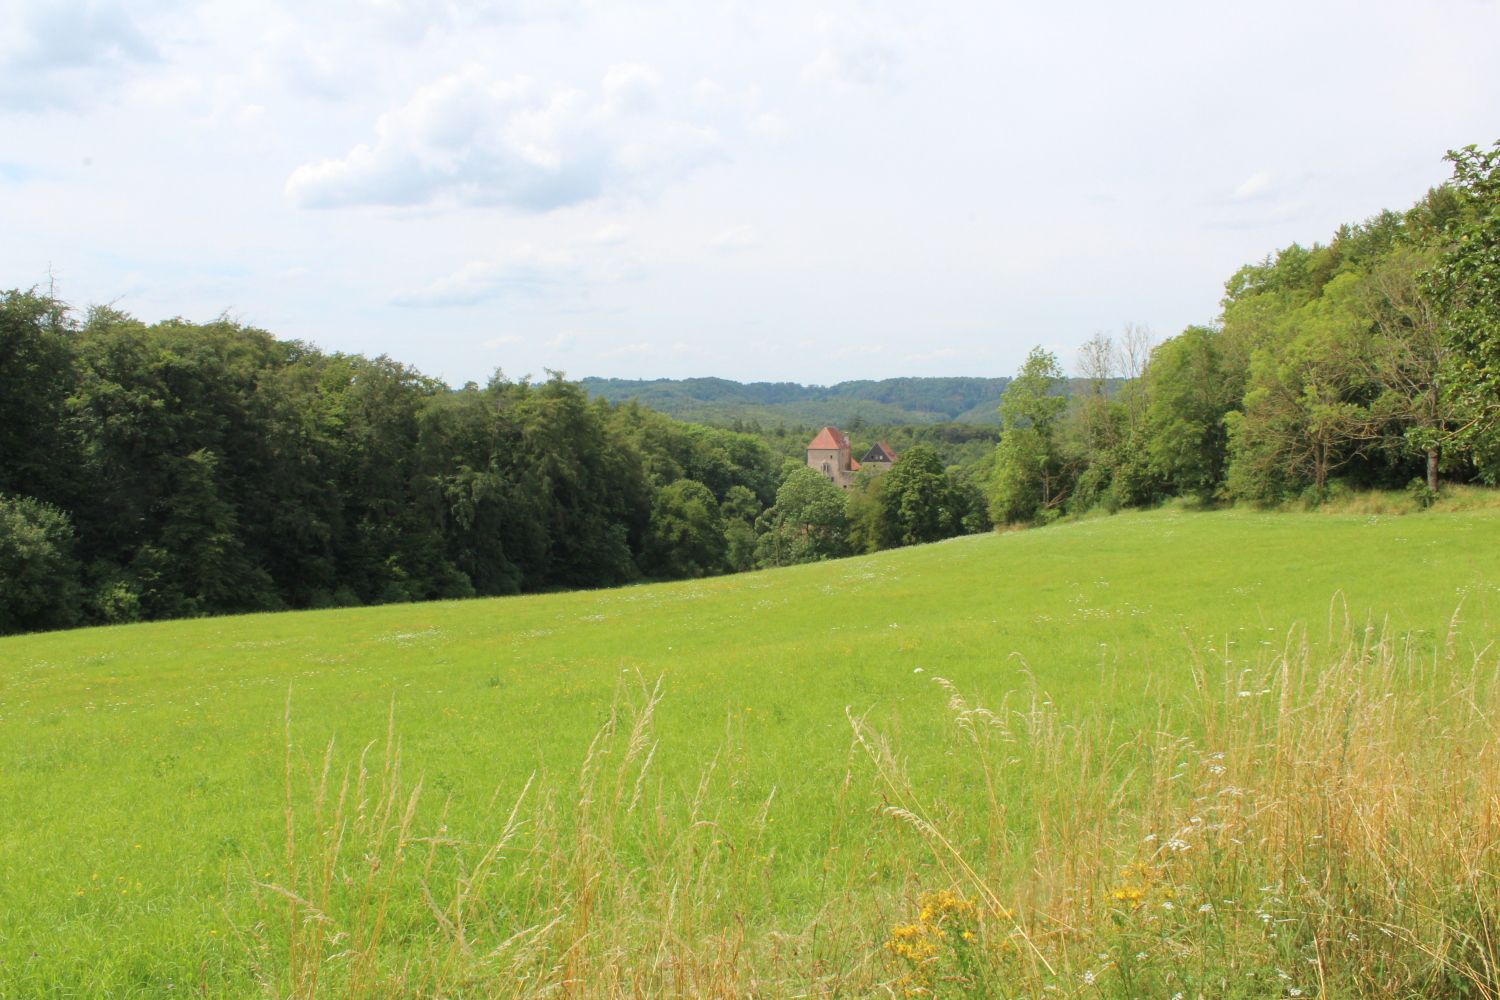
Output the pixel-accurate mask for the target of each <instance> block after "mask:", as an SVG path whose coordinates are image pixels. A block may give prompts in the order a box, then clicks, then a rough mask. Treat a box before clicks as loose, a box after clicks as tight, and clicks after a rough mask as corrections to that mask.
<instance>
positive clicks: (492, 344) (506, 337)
mask: <svg viewBox="0 0 1500 1000" xmlns="http://www.w3.org/2000/svg"><path fill="white" fill-rule="evenodd" d="M524 342H525V338H523V337H517V336H516V335H515V334H513V333H507V334H503V335H502V336H499V337H491V338H490V339H489V340H486V341H484V342H483V343H481V344H480V345H479V346H480V347H488V348H490V349H491V350H493V349H495V348H497V347H510V346H511V345H513V344H520V343H524Z"/></svg>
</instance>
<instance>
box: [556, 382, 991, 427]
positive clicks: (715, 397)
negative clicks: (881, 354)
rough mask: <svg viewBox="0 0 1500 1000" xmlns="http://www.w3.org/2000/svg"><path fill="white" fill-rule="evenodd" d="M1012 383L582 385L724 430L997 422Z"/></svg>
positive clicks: (617, 399) (596, 392) (605, 395)
mask: <svg viewBox="0 0 1500 1000" xmlns="http://www.w3.org/2000/svg"><path fill="white" fill-rule="evenodd" d="M1009 381H1010V379H1008V378H888V379H881V380H879V381H870V380H860V381H851V382H840V383H838V384H837V385H829V386H821V385H798V384H797V383H795V382H734V381H731V380H729V379H722V378H687V379H668V378H660V379H641V380H636V379H620V378H586V379H583V380H582V385H583V388H584V390H585V391H587V392H588V394H589V395H590V396H595V397H599V398H603V399H608V400H610V401H612V402H629V401H632V400H633V401H635V402H638V403H640V404H641V405H643V406H649V407H651V409H653V410H657V411H660V412H662V413H665V414H667V415H669V416H673V417H676V418H678V419H679V420H693V421H698V422H700V423H706V424H715V425H719V426H749V427H752V428H757V429H758V428H759V427H767V428H773V427H781V426H787V427H796V428H798V429H799V430H800V429H804V428H808V427H812V428H818V427H823V426H826V425H829V424H832V425H836V426H839V427H845V426H850V425H858V424H879V425H883V426H899V425H906V424H935V423H960V424H975V423H977V424H997V423H999V417H998V416H997V415H996V411H995V407H996V406H997V405H999V403H1000V394H1001V393H1002V392H1004V391H1005V386H1006V384H1007V383H1008V382H1009Z"/></svg>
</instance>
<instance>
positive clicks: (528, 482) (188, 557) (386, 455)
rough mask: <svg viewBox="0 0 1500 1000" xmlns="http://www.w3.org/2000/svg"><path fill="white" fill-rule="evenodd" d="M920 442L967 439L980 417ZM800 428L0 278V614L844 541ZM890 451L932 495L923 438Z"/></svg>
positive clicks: (662, 563) (352, 596) (504, 585)
mask: <svg viewBox="0 0 1500 1000" xmlns="http://www.w3.org/2000/svg"><path fill="white" fill-rule="evenodd" d="M921 436H923V437H927V438H932V439H934V440H938V441H940V442H941V443H942V444H944V445H945V450H946V449H947V448H958V447H962V446H963V445H964V444H966V443H967V444H969V445H970V448H971V451H972V450H973V449H974V448H976V447H977V448H978V449H979V451H980V453H987V452H988V451H990V450H992V449H993V442H994V440H995V436H996V435H995V432H994V431H993V430H988V431H984V430H979V429H953V430H951V431H949V432H947V433H944V432H943V431H942V430H941V429H929V430H927V431H924V432H923V434H922V435H921ZM807 437H808V435H805V434H803V433H802V432H800V431H799V432H783V433H782V434H780V435H779V436H778V437H777V438H775V439H774V440H772V439H767V438H763V437H759V436H756V435H752V434H746V433H741V432H736V431H733V430H727V429H721V428H711V427H704V426H697V425H692V424H685V423H681V422H679V421H676V420H673V419H671V418H670V417H667V416H665V415H662V414H659V413H656V412H654V411H652V410H649V409H647V408H644V407H641V406H639V405H637V404H634V403H629V404H611V403H608V402H606V401H603V400H592V401H591V400H590V399H589V398H588V396H587V394H586V393H585V392H584V391H583V389H582V388H581V387H580V386H579V385H578V384H577V383H574V382H569V381H567V380H565V379H564V378H562V377H561V376H560V375H554V376H553V377H551V378H549V379H548V380H546V381H544V382H540V383H536V384H533V383H531V382H527V381H521V382H514V381H509V380H507V379H505V378H503V377H501V376H498V375H497V376H496V377H495V378H494V379H492V380H491V381H490V382H489V383H488V384H487V385H484V386H479V385H473V384H471V385H466V386H464V387H462V388H460V389H452V388H450V387H448V386H446V385H444V384H443V383H441V382H439V381H437V380H435V379H431V378H428V377H426V376H423V375H422V374H421V373H419V372H417V371H415V370H413V369H412V368H409V367H407V366H405V365H402V364H399V363H397V362H395V361H392V360H390V359H388V358H384V357H381V358H375V359H370V358H365V357H361V356H358V355H343V354H325V353H322V352H320V351H318V350H316V349H314V348H312V347H310V346H308V345H306V344H302V343H297V342H287V341H279V340H276V339H275V338H274V337H272V336H271V335H270V334H268V333H266V332H264V331H261V330H256V329H252V328H247V327H244V326H241V325H239V324H236V323H233V322H230V321H228V320H219V321H216V322H211V323H205V324H198V323H190V322H186V321H183V320H179V319H174V320H169V321H166V322H162V323H157V324H154V325H147V324H145V323H142V322H140V321H139V320H136V319H134V318H132V317H130V316H128V315H125V314H123V313H120V312H118V311H115V310H113V309H108V308H94V309H91V310H88V311H87V312H86V313H85V314H84V315H82V316H78V315H75V314H74V313H72V312H70V311H69V309H68V308H67V307H66V306H65V305H64V304H62V303H61V302H58V301H56V300H55V299H53V298H52V297H50V296H47V295H42V294H39V293H37V292H35V291H12V292H9V293H6V294H5V295H3V296H0V632H14V631H24V630H30V629H39V628H55V627H64V626H68V625H73V624H78V623H112V622H128V621H135V620H142V619H153V618H168V617H177V616H184V615H201V614H216V613H225V612H233V611H251V610H263V609H266V610H269V609H281V608H316V607H326V606H336V605H351V604H368V603H380V602H389V601H409V600H423V599H431V598H451V597H468V596H474V595H484V594H510V593H517V592H521V591H537V590H547V589H555V588H572V587H590V586H603V585H609V584H618V583H623V582H627V581H631V580H637V579H643V578H652V579H670V578H679V577H693V576H703V575H708V574H713V573H721V572H726V571H731V570H742V569H749V568H752V567H755V566H765V565H782V564H785V563H789V562H798V561H805V560H809V559H816V558H826V557H828V556H833V555H843V554H847V553H848V552H850V551H853V547H852V545H851V543H850V542H849V541H848V540H847V537H846V536H847V534H848V527H847V519H846V515H845V498H844V496H843V494H842V493H841V492H840V491H839V490H837V489H836V488H835V487H833V485H832V484H830V483H828V482H827V481H826V480H824V479H823V478H822V477H821V476H816V475H813V474H812V473H811V471H810V470H807V469H806V468H805V463H804V461H803V454H804V453H803V449H804V448H805V446H806V443H807ZM900 439H901V440H902V442H903V444H904V443H906V442H907V441H912V442H913V443H914V444H915V443H916V442H915V438H914V436H913V435H911V434H906V435H905V436H902V437H901V438H900ZM773 443H774V444H775V445H777V447H773ZM913 454H914V460H913V464H912V469H913V470H915V469H917V468H918V467H919V466H924V463H925V465H928V466H932V467H933V468H935V469H936V470H937V473H938V477H939V479H940V480H941V481H942V484H943V485H944V487H945V489H946V486H947V483H948V479H949V476H948V473H947V471H946V469H945V467H944V465H943V464H942V462H941V460H940V459H939V457H938V452H937V451H935V450H933V449H931V448H928V449H926V450H925V451H924V450H923V449H922V448H921V447H920V445H918V446H916V447H915V448H914V452H913ZM924 455H925V456H926V457H925V458H924ZM799 469H800V470H801V472H802V473H803V475H797V474H795V472H794V470H799ZM896 479H897V480H898V481H899V480H900V479H901V477H899V476H898V477H896ZM923 485H924V488H926V487H927V486H930V484H927V483H925V482H924V484H923ZM964 495H965V496H966V497H967V498H968V500H969V505H970V507H972V508H976V509H977V510H978V513H977V514H975V513H974V511H972V510H968V509H966V510H965V511H964V513H968V514H970V515H971V516H970V521H969V523H970V524H971V525H975V524H979V523H982V524H983V526H986V527H987V526H988V522H987V521H985V520H983V507H984V502H983V498H982V496H981V495H980V494H978V493H977V492H976V491H973V490H970V491H969V492H968V493H966V494H964ZM930 502H931V503H932V504H946V505H948V506H949V507H951V506H952V505H953V498H952V496H950V495H949V494H948V493H946V492H945V493H944V494H943V495H942V496H936V495H934V496H933V497H932V498H930ZM944 509H945V511H946V509H947V508H946V507H945V508H944ZM975 517H978V518H980V521H979V522H976V521H975V520H974V518H975ZM959 519H961V516H960V518H959ZM940 521H941V523H942V524H943V525H944V526H946V530H959V529H958V527H957V520H956V519H955V517H952V516H949V515H948V514H947V513H944V514H943V516H942V518H940ZM931 531H932V529H931V528H928V529H924V532H921V533H918V534H913V535H911V538H912V539H913V540H925V539H926V538H927V537H928V535H930V534H931ZM882 537H885V536H882ZM902 537H903V536H901V535H900V534H897V535H895V536H891V539H890V540H891V542H892V543H893V544H899V543H900V542H901V538H902Z"/></svg>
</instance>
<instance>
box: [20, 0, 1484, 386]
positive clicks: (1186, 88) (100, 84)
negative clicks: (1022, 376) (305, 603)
mask: <svg viewBox="0 0 1500 1000" xmlns="http://www.w3.org/2000/svg"><path fill="white" fill-rule="evenodd" d="M1497 39H1500V2H1497V0H1427V2H1424V3H1412V2H1410V0H1362V2H1319V0H1297V2H1284V0H1262V2H1259V3H1255V4H1245V3H1234V4H1230V3H1219V2H1214V0H1192V2H1155V0H1141V2H1138V3H1129V4H1126V3H1120V2H1119V0H1108V2H1094V0H1075V2H1073V3H1069V4H1048V3H1040V2H1035V0H1033V2H1030V3H1024V4H1020V3H1010V2H1005V0H988V2H975V3H962V2H951V3H931V4H927V3H894V2H893V3H880V4H876V3H862V2H853V0H851V2H832V3H817V2H794V3H784V2H781V0H754V2H750V0H746V2H716V0H686V2H675V0H646V2H639V3H626V2H620V0H617V2H613V3H593V2H582V3H554V2H551V0H469V2H462V3H460V2H448V0H318V2H314V3H308V2H281V0H245V2H222V3H205V4H194V3H187V2H175V0H142V2H119V0H0V288H10V287H19V288H26V287H30V286H34V285H40V286H42V287H44V288H45V287H47V286H48V283H49V281H50V282H53V283H54V285H53V287H55V289H56V292H57V294H58V295H59V296H60V297H61V298H63V299H65V300H66V301H68V302H70V303H72V304H73V305H74V306H76V307H79V308H83V307H86V306H87V305H89V304H94V303H108V304H113V305H114V306H115V307H116V308H118V309H122V310H124V311H126V312H129V313H132V314H133V315H135V316H138V317H139V318H141V319H143V320H147V321H156V320H160V319H165V318H169V317H172V316H183V317H186V318H188V319H194V320H208V319H212V318H214V317H216V316H219V315H221V314H227V315H228V316H230V317H232V318H234V319H236V320H238V321H240V322H243V323H247V324H252V325H255V326H258V327H261V328H263V329H266V330H269V331H271V332H272V333H274V334H276V335H277V336H279V337H283V338H297V339H301V340H307V341H310V342H312V343H315V344H317V345H318V346H320V347H322V348H323V349H325V350H337V351H349V352H360V353H364V354H370V355H375V354H388V355H390V356H391V357H393V358H396V359H397V360H400V361H403V362H407V363H409V364H412V365H414V366H415V367H417V368H418V369H420V370H422V371H423V372H425V373H427V374H430V375H436V376H439V377H441V378H444V379H445V380H447V381H448V382H449V383H451V384H454V385H459V384H462V383H464V382H466V381H470V380H473V381H478V382H483V381H485V380H486V379H487V378H489V377H490V375H491V374H492V373H493V372H495V371H496V370H497V369H498V370H501V371H503V372H504V373H505V374H506V375H508V376H510V377H520V376H523V375H528V374H529V375H534V376H538V377H540V376H542V375H543V374H544V371H545V370H548V369H552V370H559V371H563V372H566V373H567V374H568V375H569V376H570V377H575V378H577V377H583V376H588V375H601V376H617V377H625V378H654V377H688V376H700V375H713V376H720V377H724V378H733V379H739V380H745V381H749V380H771V381H796V382H803V383H811V384H831V383H834V382H839V381H843V380H846V379H854V378H887V377H898V376H908V375H981V376H999V375H1008V374H1013V373H1014V372H1015V370H1016V368H1017V367H1019V365H1020V363H1021V361H1022V360H1023V358H1024V357H1025V355H1026V353H1027V351H1028V350H1029V349H1030V348H1032V347H1033V346H1037V345H1040V346H1043V347H1045V348H1047V349H1049V350H1052V351H1054V352H1055V353H1057V354H1058V356H1059V358H1060V359H1061V360H1062V361H1063V363H1064V365H1065V366H1069V367H1071V366H1072V364H1073V362H1074V358H1075V352H1076V349H1077V347H1078V346H1079V345H1080V344H1081V343H1082V342H1083V341H1084V340H1086V339H1088V338H1089V337H1090V336H1092V335H1094V334H1096V333H1100V332H1103V333H1114V332H1117V331H1119V330H1120V329H1122V328H1123V326H1124V325H1125V324H1126V323H1135V324H1141V325H1145V326H1148V327H1150V328H1151V329H1152V330H1153V331H1154V332H1155V334H1156V336H1157V337H1158V338H1164V337H1167V336H1170V335H1172V334H1174V333H1176V332H1178V331H1179V330H1181V329H1182V328H1183V327H1184V326H1186V325H1188V324H1192V323H1207V322H1212V321H1213V320H1214V319H1215V317H1216V315H1217V312H1218V308H1219V305H1218V303H1219V298H1220V296H1221V294H1222V290H1223V283H1224V281H1225V280H1226V279H1227V278H1228V277H1229V276H1230V275H1231V274H1232V273H1233V272H1234V271H1235V270H1236V269H1237V268H1238V267H1240V266H1241V265H1243V264H1245V263H1249V262H1252V261H1255V260H1259V259H1261V258H1263V257H1264V256H1265V255H1266V254H1267V253H1268V252H1271V251H1273V250H1274V249H1276V248H1277V247H1281V246H1285V245H1287V244H1289V243H1292V242H1300V243H1303V244H1310V243H1312V242H1316V241H1326V240H1327V239H1328V237H1329V236H1330V235H1331V234H1332V232H1333V231H1334V230H1335V228H1336V227H1337V226H1338V225H1340V224H1341V223H1344V222H1352V221H1358V220H1360V219H1364V218H1367V217H1369V216H1371V215H1373V214H1375V213H1376V212H1378V211H1380V210H1381V209H1383V208H1397V209H1400V208H1404V207H1406V206H1408V205H1410V204H1411V203H1412V202H1414V201H1415V200H1416V199H1417V198H1419V197H1420V196H1421V195H1422V194H1423V192H1424V191H1425V190H1426V189H1427V188H1428V187H1430V186H1432V185H1434V184H1438V183H1441V182H1442V181H1443V180H1444V179H1445V178H1446V177H1447V176H1448V174H1449V171H1448V165H1447V164H1446V163H1445V162H1444V161H1443V154H1444V152H1445V151H1446V150H1448V149H1451V148H1454V147H1458V146H1463V145H1467V144H1469V143H1480V144H1486V145H1487V144H1489V143H1491V142H1493V141H1495V140H1497V139H1500V74H1497V72H1496V68H1495V62H1494V51H1495V42H1496V40H1497Z"/></svg>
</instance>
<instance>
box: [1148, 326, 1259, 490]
mask: <svg viewBox="0 0 1500 1000" xmlns="http://www.w3.org/2000/svg"><path fill="white" fill-rule="evenodd" d="M1223 338H1224V334H1222V333H1221V332H1220V331H1218V330H1214V329H1211V328H1208V327H1202V326H1190V327H1188V328H1187V329H1186V330H1184V331H1183V332H1182V333H1181V334H1179V335H1178V336H1176V337H1173V338H1172V339H1171V340H1168V341H1167V342H1166V343H1164V344H1162V345H1160V346H1159V347H1157V349H1156V351H1155V352H1154V353H1153V354H1152V356H1151V365H1150V367H1149V368H1148V369H1147V370H1146V379H1145V381H1146V389H1145V392H1146V397H1147V399H1148V400H1149V402H1148V404H1147V410H1146V425H1147V429H1146V438H1145V447H1144V451H1145V458H1146V464H1147V466H1148V468H1149V469H1150V472H1151V474H1152V475H1153V476H1155V477H1158V478H1159V480H1160V481H1161V483H1162V484H1163V486H1164V488H1165V491H1166V492H1167V493H1169V494H1175V495H1184V496H1196V497H1198V498H1200V499H1205V500H1206V499H1209V498H1211V497H1213V496H1214V495H1215V494H1216V493H1217V492H1218V491H1219V488H1220V486H1221V485H1222V484H1223V480H1224V466H1225V459H1226V457H1227V454H1226V453H1227V450H1228V432H1227V428H1226V425H1225V417H1227V416H1228V415H1229V413H1230V412H1231V411H1232V410H1234V409H1236V408H1238V406H1239V404H1240V397H1241V394H1242V393H1243V388H1244V385H1243V381H1242V380H1241V379H1239V378H1237V377H1236V374H1237V373H1235V372H1234V371H1232V370H1230V365H1229V363H1228V362H1227V360H1226V359H1225V358H1224V356H1223V350H1222V346H1221V342H1222V340H1223Z"/></svg>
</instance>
